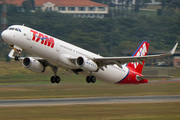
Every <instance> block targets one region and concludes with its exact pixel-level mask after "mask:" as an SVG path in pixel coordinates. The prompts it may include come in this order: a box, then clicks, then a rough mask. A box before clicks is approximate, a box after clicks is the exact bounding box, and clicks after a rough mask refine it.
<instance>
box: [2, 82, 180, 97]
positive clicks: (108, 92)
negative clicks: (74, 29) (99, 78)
mask: <svg viewBox="0 0 180 120" xmlns="http://www.w3.org/2000/svg"><path fill="white" fill-rule="evenodd" d="M179 86H180V83H163V84H142V85H111V84H106V83H97V84H87V83H74V84H73V83H62V84H54V85H52V84H49V85H35V86H28V85H27V86H9V87H0V99H38V98H74V97H106V96H107V97H108V96H145V95H180V87H179Z"/></svg>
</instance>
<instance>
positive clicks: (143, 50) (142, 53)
mask: <svg viewBox="0 0 180 120" xmlns="http://www.w3.org/2000/svg"><path fill="white" fill-rule="evenodd" d="M146 54H147V47H146V43H144V44H143V45H142V46H141V47H140V48H139V49H138V51H137V52H136V54H135V55H134V56H146ZM131 64H134V68H135V69H136V68H137V66H138V65H139V63H138V62H132V63H131Z"/></svg>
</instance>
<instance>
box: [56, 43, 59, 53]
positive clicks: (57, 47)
mask: <svg viewBox="0 0 180 120" xmlns="http://www.w3.org/2000/svg"><path fill="white" fill-rule="evenodd" d="M56 51H58V52H59V51H60V44H59V43H57V44H56Z"/></svg>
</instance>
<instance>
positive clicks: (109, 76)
mask: <svg viewBox="0 0 180 120" xmlns="http://www.w3.org/2000/svg"><path fill="white" fill-rule="evenodd" d="M128 71H129V70H128V68H127V67H124V68H123V69H120V68H119V69H115V68H111V67H109V66H107V68H106V69H104V71H102V70H99V71H98V72H97V73H93V75H94V76H96V77H97V79H99V80H101V81H104V82H108V83H117V82H119V81H120V80H123V79H124V78H125V77H126V76H127V74H128Z"/></svg>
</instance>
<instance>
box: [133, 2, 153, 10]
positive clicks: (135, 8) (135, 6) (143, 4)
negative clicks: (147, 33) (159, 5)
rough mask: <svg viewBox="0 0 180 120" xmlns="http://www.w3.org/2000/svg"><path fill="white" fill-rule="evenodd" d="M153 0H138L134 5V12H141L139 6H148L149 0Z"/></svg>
mask: <svg viewBox="0 0 180 120" xmlns="http://www.w3.org/2000/svg"><path fill="white" fill-rule="evenodd" d="M150 1H151V0H136V1H135V5H134V12H135V13H137V12H139V8H141V7H144V6H147V5H148V4H147V3H148V2H150Z"/></svg>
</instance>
